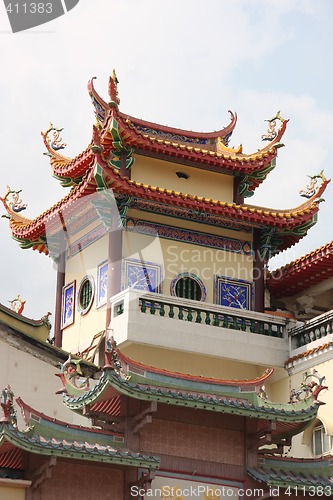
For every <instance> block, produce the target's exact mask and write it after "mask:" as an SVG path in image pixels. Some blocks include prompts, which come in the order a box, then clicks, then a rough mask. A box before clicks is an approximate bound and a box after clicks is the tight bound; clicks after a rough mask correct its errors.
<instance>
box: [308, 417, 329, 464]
mask: <svg viewBox="0 0 333 500" xmlns="http://www.w3.org/2000/svg"><path fill="white" fill-rule="evenodd" d="M311 444H312V453H313V455H314V456H315V457H320V456H322V455H325V454H328V453H330V452H331V448H332V437H331V436H329V435H328V434H326V431H325V427H324V426H323V424H322V423H321V422H320V423H319V424H318V425H316V427H315V428H314V429H313V432H312V443H311Z"/></svg>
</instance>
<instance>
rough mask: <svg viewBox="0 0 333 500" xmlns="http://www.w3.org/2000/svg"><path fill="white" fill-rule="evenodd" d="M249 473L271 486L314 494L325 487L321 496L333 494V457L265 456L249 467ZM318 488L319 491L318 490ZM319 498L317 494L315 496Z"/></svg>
mask: <svg viewBox="0 0 333 500" xmlns="http://www.w3.org/2000/svg"><path fill="white" fill-rule="evenodd" d="M247 472H248V474H249V476H251V477H252V478H253V479H255V480H256V481H259V482H261V483H265V484H267V486H271V487H281V488H288V487H289V488H291V489H292V491H293V492H295V488H296V487H298V488H299V494H300V495H301V494H302V492H303V493H304V492H305V491H307V492H309V494H310V495H311V493H312V492H313V494H314V495H316V494H317V493H318V495H320V491H322V490H321V489H320V490H319V489H318V488H319V487H321V488H325V490H324V491H323V493H322V495H320V496H325V497H327V496H329V497H331V496H333V478H332V476H333V457H331V456H330V457H327V458H321V459H290V458H280V457H263V458H262V459H261V460H260V462H259V464H258V467H251V468H249V469H248V471H247ZM316 490H317V491H316ZM324 492H325V494H324ZM314 497H315V498H318V497H317V496H314Z"/></svg>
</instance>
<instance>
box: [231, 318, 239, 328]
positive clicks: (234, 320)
mask: <svg viewBox="0 0 333 500" xmlns="http://www.w3.org/2000/svg"><path fill="white" fill-rule="evenodd" d="M232 329H233V330H239V328H238V318H237V316H233V317H232Z"/></svg>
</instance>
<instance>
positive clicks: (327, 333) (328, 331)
mask: <svg viewBox="0 0 333 500" xmlns="http://www.w3.org/2000/svg"><path fill="white" fill-rule="evenodd" d="M330 333H331V323H330V322H328V323H327V325H326V335H329V334H330Z"/></svg>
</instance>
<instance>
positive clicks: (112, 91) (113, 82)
mask: <svg viewBox="0 0 333 500" xmlns="http://www.w3.org/2000/svg"><path fill="white" fill-rule="evenodd" d="M118 83H119V80H118V78H117V75H116V71H115V69H113V71H112V75H111V76H110V78H109V89H108V94H109V96H110V99H111V101H110V102H109V107H110V108H114V107H115V108H117V109H118V106H119V104H120V99H119V97H118Z"/></svg>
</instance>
